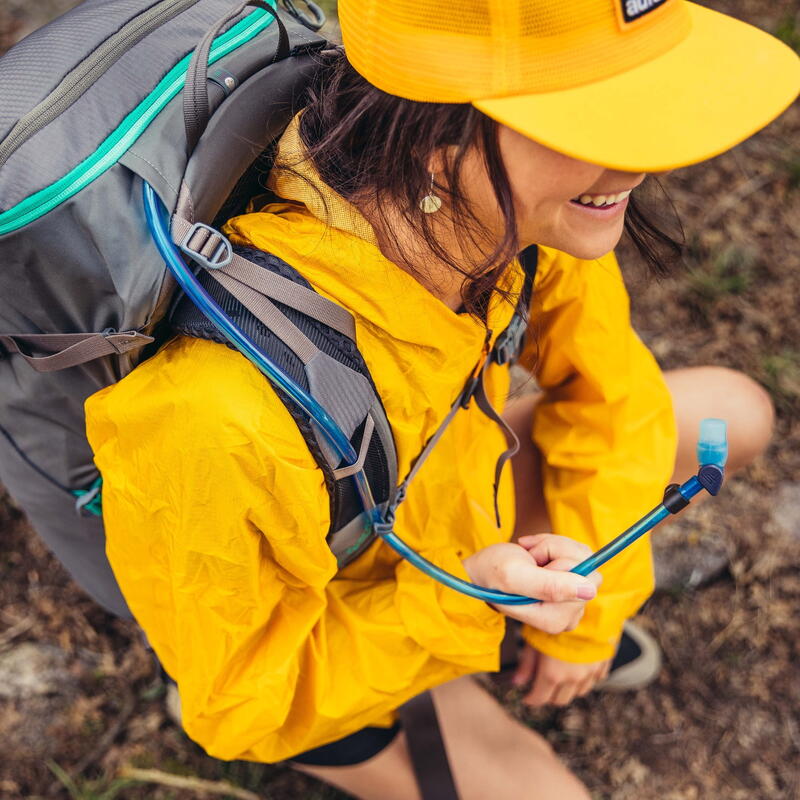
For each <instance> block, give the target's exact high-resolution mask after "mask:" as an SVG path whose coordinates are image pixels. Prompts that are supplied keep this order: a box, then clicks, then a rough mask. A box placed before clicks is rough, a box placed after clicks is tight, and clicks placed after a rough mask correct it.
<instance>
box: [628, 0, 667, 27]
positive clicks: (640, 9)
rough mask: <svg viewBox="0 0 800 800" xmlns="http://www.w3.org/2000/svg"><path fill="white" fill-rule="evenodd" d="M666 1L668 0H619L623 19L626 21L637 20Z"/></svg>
mask: <svg viewBox="0 0 800 800" xmlns="http://www.w3.org/2000/svg"><path fill="white" fill-rule="evenodd" d="M666 2H667V0H619V4H620V6H621V8H620V10H621V11H622V19H623V20H624V21H625V22H626V23H631V22H636V20H637V19H641V18H642V17H643V16H644V15H645V14H649V13H650V12H651V11H653V10H655V9H656V8H658V7H659V6H663V5H664V3H666Z"/></svg>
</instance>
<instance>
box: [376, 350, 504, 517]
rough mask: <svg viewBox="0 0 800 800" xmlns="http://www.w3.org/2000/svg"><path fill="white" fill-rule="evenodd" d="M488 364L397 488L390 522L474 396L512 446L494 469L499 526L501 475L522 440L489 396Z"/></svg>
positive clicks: (470, 383) (467, 389)
mask: <svg viewBox="0 0 800 800" xmlns="http://www.w3.org/2000/svg"><path fill="white" fill-rule="evenodd" d="M489 363H490V362H489V361H488V360H487V362H486V363H485V364H484V365H483V367H482V368H481V370H480V372H479V373H478V375H477V381H475V380H474V379H473V378H472V377H470V379H469V380H468V381H467V385H466V386H465V387H464V388H463V389H462V390H461V392H460V393H459V395H458V397H457V398H456V399H455V402H454V403H453V405H452V406H451V407H450V411H449V412H448V413H447V416H446V417H445V418H444V419H443V420H442V422H441V424H440V425H439V427H438V428H437V429H436V432H435V433H434V434H433V436H431V438H430V439H428V441H427V442H426V443H425V447H423V448H422V451H421V452H420V454H419V455H418V456H417V459H416V461H415V462H414V466H413V467H412V468H411V471H410V472H409V473H408V475H407V476H406V478H405V480H404V481H403V482H402V483H401V484H400V486H399V487H398V489H397V494H396V496H395V499H394V502H393V503H392V506H391V507H390V509H389V517H390V519H393V518H394V513H395V511H396V510H397V507H398V506H399V505H400V503H402V502H403V500H404V499H405V496H406V491H407V490H408V485H409V484H410V483H411V481H412V480H413V478H414V476H415V475H416V474H417V473H418V472H419V471H420V469H421V468H422V465H423V464H424V463H425V461H426V459H427V458H428V456H429V455H430V454H431V452H432V451H433V448H434V447H436V445H437V443H438V442H439V440H440V439H441V438H442V436H443V435H444V432H445V431H446V430H447V428H448V427H449V426H450V423H451V422H452V421H453V419H454V418H455V416H456V414H457V413H458V412H459V410H460V409H462V408H466V407H467V405H469V401H470V400H471V399H472V398H473V397H474V398H475V402H476V403H477V405H478V408H480V410H481V411H482V412H483V413H484V414H485V415H486V416H487V417H489V419H491V420H492V421H493V422H496V423H497V424H498V425H499V426H500V428H501V429H502V430H503V432H504V433H505V434H506V435H507V436H508V437H509V438H510V439H511V442H512V444H511V446H510V447H509V448H508V449H507V450H505V451H504V452H503V453H501V454H500V457H499V458H498V459H497V463H496V464H495V468H494V514H495V519H496V521H497V527H498V528H499V527H500V506H499V504H498V500H497V493H498V490H499V488H500V475H501V474H502V472H503V467H504V466H505V465H506V462H507V461H508V460H509V459H510V458H511V457H512V456H514V455H516V453H517V452H518V451H519V439H518V438H517V435H516V434H515V433H514V431H512V430H511V428H510V427H509V426H508V423H507V422H506V421H505V420H504V419H503V418H502V417H501V416H500V414H498V413H497V411H496V410H495V408H494V407H493V406H492V404H491V402H490V401H489V398H488V397H487V395H486V386H485V384H484V375H485V374H486V370H487V368H488V366H489Z"/></svg>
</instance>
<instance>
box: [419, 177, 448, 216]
mask: <svg viewBox="0 0 800 800" xmlns="http://www.w3.org/2000/svg"><path fill="white" fill-rule="evenodd" d="M419 207H420V210H421V211H422V212H423V213H425V214H433V213H434V212H436V211H438V210H439V209H440V208H441V207H442V198H441V197H437V196H436V195H435V194H434V193H433V173H432V172H431V188H430V189H429V190H428V194H426V195H425V197H423V198H422V200H420V201H419Z"/></svg>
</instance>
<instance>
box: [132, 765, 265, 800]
mask: <svg viewBox="0 0 800 800" xmlns="http://www.w3.org/2000/svg"><path fill="white" fill-rule="evenodd" d="M119 776H120V777H121V778H130V779H131V780H134V781H141V782H142V783H157V784H159V785H161V786H170V787H172V788H173V789H188V790H192V791H195V792H198V793H204V794H221V795H228V796H229V797H236V798H238V800H263V799H262V798H261V797H260V796H259V795H257V794H255V793H254V792H250V791H248V790H247V789H242V788H241V787H239V786H234V785H233V784H231V783H228V782H227V781H207V780H204V779H203V778H193V777H186V776H184V775H173V774H172V773H170V772H162V771H161V770H158V769H138V768H136V767H130V766H127V767H123V768H122V769H121V770H120V772H119Z"/></svg>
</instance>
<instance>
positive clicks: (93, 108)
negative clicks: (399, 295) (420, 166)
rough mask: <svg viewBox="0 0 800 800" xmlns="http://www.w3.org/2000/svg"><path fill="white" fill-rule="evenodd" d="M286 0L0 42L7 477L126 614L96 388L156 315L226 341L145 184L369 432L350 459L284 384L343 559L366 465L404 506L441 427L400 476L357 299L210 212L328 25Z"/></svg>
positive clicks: (303, 367)
mask: <svg viewBox="0 0 800 800" xmlns="http://www.w3.org/2000/svg"><path fill="white" fill-rule="evenodd" d="M284 5H285V6H286V9H287V10H288V11H289V12H290V14H291V15H292V16H293V17H295V18H297V19H298V20H300V21H302V22H303V23H304V25H305V26H306V27H304V25H301V24H298V22H297V21H296V20H295V19H291V18H289V17H287V16H286V15H285V14H281V15H278V14H276V13H275V12H274V11H273V10H272V6H274V3H270V4H267V3H264V2H262V0H252V1H251V2H249V3H239V4H237V5H235V6H234V4H232V3H231V0H160V2H153V0H85V2H84V3H83V4H82V5H80V6H78V7H77V8H76V9H74V10H73V11H71V12H69V13H68V14H66V15H64V16H63V17H61V18H60V19H57V20H55V21H54V22H53V23H51V24H50V25H48V26H46V27H45V28H43V29H41V30H39V31H37V32H35V33H34V34H32V35H31V36H29V37H28V38H26V39H25V40H23V41H22V42H20V43H19V44H18V45H17V46H15V47H14V48H13V49H12V50H11V51H9V53H8V54H6V55H5V56H4V57H3V58H2V59H0V87H2V89H1V90H0V91H1V92H2V95H1V96H0V261H1V262H2V265H3V266H2V272H0V285H2V288H3V291H2V292H0V481H2V483H3V484H5V486H6V487H7V488H8V489H9V491H10V492H11V494H12V495H13V497H14V498H15V500H16V501H17V502H18V503H19V504H20V506H21V507H22V508H23V509H24V510H25V511H26V513H27V514H28V516H29V518H30V520H31V522H32V523H33V525H34V527H35V528H36V529H37V531H38V533H39V534H40V535H41V537H42V538H43V539H44V541H45V542H46V543H47V545H48V546H49V547H50V548H51V549H52V551H53V552H54V554H55V555H56V556H57V557H58V558H59V559H60V560H61V562H62V563H63V564H64V565H65V566H66V567H67V569H68V570H69V571H70V573H71V574H72V576H73V577H74V578H75V580H76V581H77V582H78V583H79V584H80V585H81V586H82V587H83V588H84V589H85V590H86V591H87V592H88V593H89V594H90V595H91V596H92V597H94V598H95V599H96V600H97V601H98V602H100V603H101V604H102V605H103V606H105V607H106V608H107V609H109V610H110V611H112V612H113V613H116V614H118V615H122V616H127V615H128V610H127V606H126V604H125V601H124V599H123V598H122V595H121V594H120V591H119V589H118V587H117V584H116V581H115V580H114V577H113V574H112V573H111V570H110V567H109V565H108V562H107V560H106V557H105V538H104V533H103V527H102V519H101V517H100V511H101V507H100V503H99V500H100V488H101V483H100V479H99V476H98V473H97V471H96V469H95V467H94V464H93V461H92V453H91V450H90V448H89V445H88V443H87V441H86V436H85V420H84V413H83V404H84V401H85V399H86V398H87V397H88V396H89V395H91V394H93V393H94V392H96V391H98V390H99V389H101V388H103V387H105V386H108V385H109V384H111V383H114V382H116V381H118V380H120V379H121V378H122V377H124V376H125V375H126V374H128V373H129V372H130V371H131V370H132V369H133V368H134V367H135V366H136V364H138V363H139V362H140V361H141V360H142V359H143V358H145V357H147V356H148V355H150V354H151V353H152V352H153V350H154V349H155V346H156V344H157V341H156V340H157V339H158V338H161V336H162V335H163V333H164V331H165V330H166V331H167V332H169V331H172V330H175V331H178V332H180V333H183V334H185V335H195V336H203V337H205V338H218V339H219V340H220V341H223V340H222V339H221V338H219V336H218V333H217V332H215V330H214V327H213V326H212V325H211V324H210V323H208V322H207V321H206V320H205V319H204V318H203V316H202V315H201V314H199V312H197V311H196V310H195V309H194V307H193V306H187V304H186V301H181V303H179V304H177V305H176V306H175V313H174V314H173V317H172V319H171V321H168V320H166V319H165V317H166V314H167V311H168V309H169V308H170V306H171V305H173V300H174V295H175V292H176V284H175V282H174V280H173V279H172V278H171V276H170V274H169V273H168V272H167V270H166V269H165V265H164V261H163V259H162V256H161V255H160V254H159V251H158V250H157V248H156V247H155V246H154V243H153V240H152V238H151V235H150V233H149V231H148V227H147V224H146V219H145V211H144V207H143V202H142V188H143V186H144V185H145V184H149V186H151V187H152V188H153V189H154V190H155V193H156V194H157V196H158V199H159V201H160V202H161V203H162V204H163V206H164V207H165V208H166V210H167V211H168V213H169V216H170V219H171V231H170V236H171V238H172V239H173V241H174V243H175V244H176V245H177V246H179V247H180V249H181V250H182V251H183V252H184V254H186V255H187V256H188V257H189V258H190V259H191V260H192V261H193V262H194V263H195V265H196V266H197V268H198V272H199V279H198V280H200V281H202V282H203V283H204V284H205V286H206V287H207V290H208V291H209V293H211V294H213V295H214V296H215V299H216V300H217V301H218V302H219V303H220V304H221V305H222V306H224V308H225V310H226V312H227V313H228V314H229V315H231V316H233V317H235V318H236V319H237V321H238V323H239V324H240V325H241V326H244V327H245V328H247V329H248V330H249V331H250V333H251V334H252V336H253V337H254V338H256V339H257V345H258V346H259V347H261V349H262V350H263V351H264V352H265V353H266V354H267V355H268V356H269V357H270V358H272V359H274V360H277V361H279V362H281V363H282V364H283V365H284V367H285V368H286V369H287V370H288V372H289V374H290V377H291V378H292V380H293V381H294V382H295V383H297V384H299V385H301V386H302V387H303V388H305V389H306V390H307V391H308V392H310V394H311V395H312V396H313V397H314V398H315V399H316V400H317V401H318V402H319V403H320V405H321V406H322V407H324V408H325V409H326V411H328V412H329V413H330V416H331V417H332V418H333V420H334V422H335V423H336V424H337V425H338V426H339V427H340V428H341V430H342V431H343V432H344V433H345V435H346V436H347V438H348V439H349V441H350V442H351V444H352V446H353V448H354V449H355V451H356V452H357V453H359V456H360V457H359V461H358V463H357V465H356V466H355V467H354V466H349V465H343V464H342V463H340V462H339V459H338V458H337V457H336V455H335V453H332V452H331V450H330V447H329V445H328V443H327V442H326V440H325V439H324V437H322V436H320V432H319V428H318V426H317V425H316V424H315V420H314V419H313V418H309V416H308V415H307V414H304V413H303V412H302V409H298V408H296V407H294V406H293V405H292V402H291V400H290V399H289V398H287V397H284V398H283V399H284V402H285V403H286V405H287V407H288V408H289V410H290V411H291V412H292V413H293V416H294V418H295V420H296V422H297V424H298V426H299V427H300V430H301V432H302V433H303V435H304V437H305V439H306V441H307V443H308V445H309V447H310V449H311V452H312V453H313V454H314V456H315V458H316V460H317V463H318V464H319V465H320V467H321V469H322V470H323V473H324V474H325V477H326V483H327V486H328V490H329V493H330V497H331V519H332V524H331V531H330V533H329V536H328V543H329V545H330V546H331V549H332V550H333V552H334V553H335V554H336V555H337V558H338V559H339V563H340V564H346V563H348V562H349V561H350V560H352V559H353V558H355V557H356V556H357V555H358V554H359V553H361V552H362V551H363V549H364V548H365V547H366V546H368V545H369V544H370V542H371V541H372V539H373V538H374V532H370V531H369V530H368V529H367V530H366V532H365V526H364V522H363V519H362V515H363V511H364V509H363V507H362V506H361V505H359V502H358V497H357V496H356V494H355V493H354V491H353V488H352V483H353V481H352V480H351V479H352V477H353V475H354V473H355V472H363V474H365V475H366V477H367V480H368V481H369V482H370V484H371V486H372V487H373V490H374V491H373V495H374V497H375V502H376V504H377V507H378V508H379V510H380V511H381V512H385V511H392V510H393V509H394V508H395V507H396V505H397V503H399V502H400V501H401V500H402V498H403V496H404V494H405V486H406V485H407V483H408V481H409V480H410V479H411V477H412V476H413V474H414V473H415V472H416V470H417V469H418V468H419V466H420V465H421V463H422V461H424V458H425V456H426V455H427V452H429V450H430V448H431V447H432V446H433V445H434V444H435V442H436V440H437V439H438V435H437V436H436V437H434V439H433V440H432V441H431V442H429V446H428V447H427V448H426V450H425V451H423V453H421V454H420V457H419V458H418V459H417V462H416V464H415V468H414V470H413V471H412V475H409V476H406V479H405V481H403V482H402V483H401V484H400V486H398V485H397V478H398V476H397V467H396V456H395V450H394V443H393V440H392V436H391V431H390V429H389V425H388V422H387V421H386V416H385V413H384V412H383V409H382V406H381V403H380V399H379V398H378V397H377V394H376V392H375V389H374V384H373V383H372V380H371V378H370V376H369V373H368V371H367V370H366V365H365V364H364V363H363V359H362V358H361V357H360V354H359V353H358V350H357V347H356V344H355V335H354V329H353V325H352V320H351V319H349V314H348V313H347V312H346V311H345V310H344V309H341V308H339V307H338V306H336V305H334V304H333V303H330V302H329V301H327V300H325V299H324V298H322V297H321V296H319V295H318V294H316V293H315V292H314V291H313V289H312V288H311V287H310V285H309V284H307V283H306V282H305V280H304V279H303V277H302V276H301V275H299V274H298V273H296V271H294V270H293V269H292V268H291V266H290V265H286V264H283V263H281V262H278V261H277V260H276V259H275V258H274V257H272V256H269V255H268V254H263V253H259V252H258V251H241V250H239V251H237V252H234V250H233V248H231V247H230V244H229V243H228V242H227V241H226V240H225V239H224V237H222V236H221V234H219V233H218V232H217V231H216V230H215V229H214V227H213V226H214V225H215V224H219V222H220V221H222V220H224V219H226V218H227V217H229V216H232V215H233V214H235V213H238V212H240V211H241V210H242V204H241V203H240V202H239V198H244V199H245V200H246V199H247V198H248V197H249V196H251V195H252V193H253V186H254V184H257V177H258V174H259V170H261V171H262V172H263V169H265V168H266V165H264V164H260V163H259V160H260V159H262V158H263V153H264V152H265V151H268V150H269V146H270V144H271V143H273V142H274V141H275V140H276V139H277V137H278V136H279V135H280V133H281V132H282V131H283V129H284V128H285V127H286V125H287V123H288V122H289V120H290V119H291V118H292V116H293V115H294V113H295V111H296V110H297V109H296V105H297V98H299V97H300V96H301V95H302V93H303V91H304V89H305V87H306V85H307V83H308V82H309V80H310V79H311V77H312V76H313V74H314V71H315V68H316V65H317V60H316V59H315V53H317V52H319V51H320V50H322V49H324V48H326V47H329V45H328V43H327V42H326V40H325V39H323V38H322V37H320V36H319V35H317V34H315V33H313V32H311V31H309V30H308V27H319V25H320V24H321V22H322V21H324V18H322V17H321V14H319V13H318V10H317V9H316V7H315V6H314V5H313V3H308V4H307V5H308V7H309V9H310V10H311V12H312V15H313V17H314V18H313V19H309V18H308V17H305V15H303V14H301V13H300V12H299V11H298V10H297V9H296V7H295V6H294V4H293V3H292V2H290V0H284ZM248 6H254V7H255V8H249V7H248ZM529 255H530V254H529ZM532 255H533V258H530V257H529V258H528V259H527V260H526V261H525V263H526V266H528V267H529V269H528V272H529V275H528V280H527V281H526V291H525V292H523V296H522V297H521V298H520V301H519V303H518V306H517V310H518V313H517V314H516V315H515V319H514V322H513V323H512V325H511V326H510V327H509V329H508V330H507V331H505V332H503V334H501V336H500V339H499V340H498V346H497V347H496V348H495V351H494V353H493V358H494V360H495V361H500V362H501V363H505V362H507V361H509V360H512V359H513V357H514V355H515V354H516V352H517V351H518V349H519V345H520V342H521V339H522V335H523V334H524V329H525V313H526V309H527V305H528V300H529V294H530V288H531V284H532V278H533V270H534V269H535V249H534V252H533V254H532ZM473 396H475V398H476V402H477V403H478V404H479V405H480V406H481V407H482V408H484V410H485V411H486V413H488V414H489V415H490V416H492V417H493V418H496V419H498V420H499V418H497V415H496V414H495V413H494V412H493V411H492V409H491V408H490V407H489V406H488V401H486V399H485V394H484V393H483V392H482V381H477V382H476V381H475V380H474V379H471V380H470V381H468V385H466V386H465V387H464V390H463V391H462V392H461V394H460V395H459V397H458V399H457V401H456V403H454V406H453V410H452V412H451V414H450V415H449V416H448V418H447V420H446V423H447V422H449V420H450V419H452V416H453V415H454V414H455V413H456V411H457V410H458V408H461V407H463V406H465V405H466V404H467V403H468V402H469V401H470V399H471V398H472V397H473ZM443 429H444V428H442V430H443ZM509 452H510V451H509ZM507 457H508V454H504V457H503V458H502V459H501V461H500V462H498V474H499V469H500V468H501V466H502V463H503V462H504V461H505V459H506V458H507Z"/></svg>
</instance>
